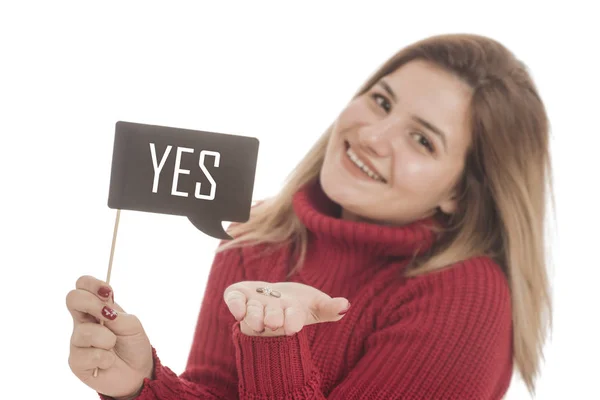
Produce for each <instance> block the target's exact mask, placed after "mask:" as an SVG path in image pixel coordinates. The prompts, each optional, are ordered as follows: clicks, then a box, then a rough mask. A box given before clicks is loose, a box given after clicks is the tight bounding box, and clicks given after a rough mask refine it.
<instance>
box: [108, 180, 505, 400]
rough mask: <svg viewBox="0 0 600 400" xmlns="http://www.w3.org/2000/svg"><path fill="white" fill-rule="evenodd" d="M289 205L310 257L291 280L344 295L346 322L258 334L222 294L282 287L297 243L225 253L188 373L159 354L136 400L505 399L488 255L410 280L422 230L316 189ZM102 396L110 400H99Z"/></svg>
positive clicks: (500, 323) (498, 314) (497, 293)
mask: <svg viewBox="0 0 600 400" xmlns="http://www.w3.org/2000/svg"><path fill="white" fill-rule="evenodd" d="M293 207H294V210H295V213H296V214H297V215H298V217H299V218H300V220H301V221H302V223H303V224H305V226H306V227H307V229H308V231H309V247H308V253H307V258H306V262H305V264H304V266H303V268H302V270H301V271H300V272H298V273H297V274H295V275H293V276H292V277H291V278H290V279H288V280H289V281H293V282H301V283H304V284H307V285H310V286H313V287H315V288H318V289H319V290H321V291H323V292H325V293H327V294H329V295H330V296H332V297H339V296H341V297H345V298H347V299H348V300H349V301H350V303H352V307H351V308H350V311H349V312H348V313H347V314H346V316H345V317H344V318H343V319H342V320H341V321H338V322H331V323H321V324H315V325H309V326H305V327H304V328H303V329H302V330H301V331H300V332H298V333H297V334H295V335H293V336H290V337H285V336H284V337H274V338H267V337H251V336H246V335H244V334H243V333H241V331H240V327H239V322H237V321H236V320H235V319H234V317H233V315H232V314H231V313H230V312H229V310H228V309H227V306H226V305H225V303H224V301H223V292H224V290H225V288H227V286H229V285H230V284H232V283H235V282H239V281H258V280H260V281H268V282H282V281H285V280H286V278H285V276H286V273H287V272H288V271H289V267H290V254H291V249H290V248H289V247H283V248H277V249H275V250H274V251H271V252H269V253H264V252H262V251H261V250H265V249H267V247H265V246H262V245H261V246H252V247H246V248H242V249H232V250H228V251H225V252H223V253H218V254H217V255H216V257H215V260H214V263H213V265H212V268H211V271H210V275H209V278H208V283H207V287H206V291H205V296H204V300H203V302H202V306H201V309H200V315H199V318H198V322H197V326H196V331H195V336H194V340H193V344H192V348H191V352H190V355H189V359H188V363H187V368H186V370H185V371H184V372H183V374H181V375H180V376H177V375H176V374H175V373H173V372H172V371H171V370H170V369H169V368H167V367H165V366H163V365H162V364H161V363H160V360H159V358H158V357H157V355H156V350H155V349H153V354H154V362H155V374H154V377H153V379H152V380H150V379H146V380H145V382H144V387H143V390H142V392H141V394H140V395H139V396H138V397H137V399H139V400H150V399H152V400H155V399H157V400H171V399H173V400H175V399H178V400H192V399H238V398H239V399H253V400H259V399H265V400H266V399H339V400H351V399H385V400H390V399H461V400H467V399H501V398H502V397H503V395H504V394H505V392H506V391H507V389H508V386H509V384H510V381H511V376H512V366H513V361H512V346H511V344H512V332H511V330H512V325H511V302H510V292H509V286H508V285H507V281H506V278H505V276H504V274H503V273H502V271H501V269H500V267H499V266H498V265H496V264H494V263H493V262H492V261H491V260H490V259H488V258H476V259H470V260H467V261H464V262H461V263H458V264H456V265H453V266H452V267H451V268H447V269H444V270H442V271H437V272H434V273H430V274H426V275H424V276H419V277H415V278H410V279H406V278H403V277H402V275H401V271H402V268H403V266H404V265H405V264H406V260H407V259H408V257H410V256H411V255H412V254H413V252H414V251H415V249H417V247H419V248H420V249H421V251H425V250H426V249H427V248H429V247H430V246H431V244H432V242H433V234H432V233H431V232H429V230H427V229H426V228H424V226H423V224H422V223H414V224H412V225H409V226H405V227H401V228H398V227H389V226H378V225H374V224H368V223H363V222H351V221H346V220H341V219H339V218H337V215H339V208H338V207H336V205H335V204H333V203H332V202H331V201H329V200H328V199H327V197H326V196H325V195H324V193H323V192H322V190H321V189H320V186H319V185H318V184H313V185H310V186H308V187H307V188H305V189H303V190H301V191H299V192H298V193H297V194H296V195H295V197H294V199H293ZM101 398H105V397H103V396H101Z"/></svg>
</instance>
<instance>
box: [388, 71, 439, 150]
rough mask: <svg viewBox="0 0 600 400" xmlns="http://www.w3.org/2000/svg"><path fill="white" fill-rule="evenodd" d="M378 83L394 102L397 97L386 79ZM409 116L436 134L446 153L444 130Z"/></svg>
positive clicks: (414, 116) (421, 119)
mask: <svg viewBox="0 0 600 400" xmlns="http://www.w3.org/2000/svg"><path fill="white" fill-rule="evenodd" d="M378 84H379V85H380V86H381V87H383V89H384V90H385V91H386V92H387V93H388V94H389V95H390V97H391V98H392V99H394V102H398V98H397V97H396V94H395V93H394V91H393V90H392V88H391V87H390V85H388V84H387V82H386V81H384V80H380V81H379V82H378ZM411 118H412V120H413V121H415V122H417V123H418V124H420V125H422V126H424V127H425V128H426V129H428V130H430V131H431V132H433V133H435V134H436V135H438V136H439V137H440V139H441V140H442V143H443V144H444V150H445V151H446V153H447V152H448V143H446V135H445V134H444V132H443V131H442V130H441V129H439V128H438V127H436V126H435V125H433V124H432V123H431V122H429V121H427V120H424V119H423V118H421V117H419V116H417V115H411Z"/></svg>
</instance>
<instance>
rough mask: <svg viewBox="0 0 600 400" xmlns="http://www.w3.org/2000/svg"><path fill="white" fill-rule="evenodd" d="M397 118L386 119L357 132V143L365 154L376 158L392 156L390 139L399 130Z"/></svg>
mask: <svg viewBox="0 0 600 400" xmlns="http://www.w3.org/2000/svg"><path fill="white" fill-rule="evenodd" d="M399 127H400V119H399V118H398V117H391V116H390V117H388V118H385V119H383V120H381V121H377V122H376V123H372V124H369V125H367V126H364V127H362V128H361V129H359V131H358V143H359V145H360V146H361V147H362V148H363V149H364V151H365V152H367V153H369V154H371V155H373V156H377V157H389V156H390V155H391V154H392V142H391V140H392V137H393V135H394V133H397V132H398V130H399V129H400V128H399Z"/></svg>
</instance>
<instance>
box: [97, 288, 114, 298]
mask: <svg viewBox="0 0 600 400" xmlns="http://www.w3.org/2000/svg"><path fill="white" fill-rule="evenodd" d="M110 292H112V290H110V288H109V287H108V286H102V287H101V288H100V289H98V294H99V295H100V296H101V297H104V298H106V299H108V296H110Z"/></svg>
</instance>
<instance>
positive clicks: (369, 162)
mask: <svg viewBox="0 0 600 400" xmlns="http://www.w3.org/2000/svg"><path fill="white" fill-rule="evenodd" d="M350 147H352V151H353V152H354V153H355V154H356V155H357V156H358V158H360V160H361V161H362V162H363V164H365V165H366V166H367V167H369V169H370V170H371V171H373V172H374V173H376V174H377V175H379V177H381V179H383V183H387V179H385V178H384V176H383V174H382V173H381V172H379V170H378V169H377V168H375V166H374V165H373V163H371V161H370V160H369V159H368V158H367V157H366V156H365V155H364V153H362V152H361V151H360V150H359V149H358V148H356V147H353V146H352V145H351V143H350V142H349V141H347V140H345V141H344V153H346V151H348V148H350ZM344 155H345V156H346V157H347V155H346V154H344Z"/></svg>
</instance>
